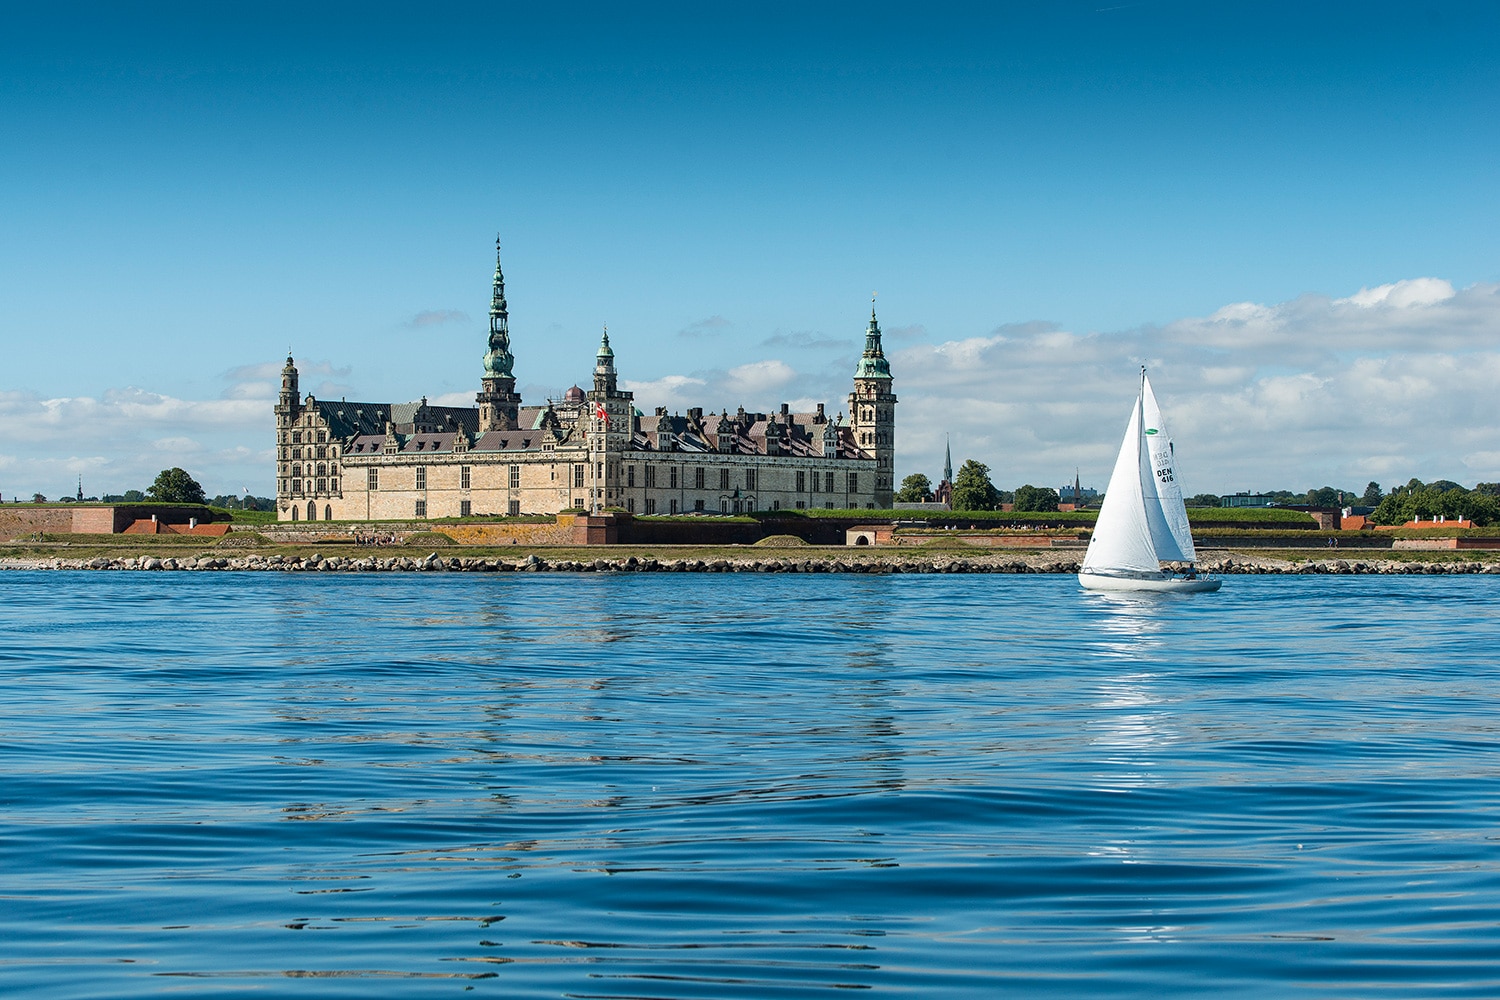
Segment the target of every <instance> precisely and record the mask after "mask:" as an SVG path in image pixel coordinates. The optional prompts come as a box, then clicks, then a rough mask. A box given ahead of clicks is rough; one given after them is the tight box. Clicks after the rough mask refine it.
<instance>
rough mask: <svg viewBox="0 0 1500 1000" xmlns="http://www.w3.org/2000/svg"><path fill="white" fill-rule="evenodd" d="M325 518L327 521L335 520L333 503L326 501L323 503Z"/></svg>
mask: <svg viewBox="0 0 1500 1000" xmlns="http://www.w3.org/2000/svg"><path fill="white" fill-rule="evenodd" d="M323 520H325V521H332V520H333V504H328V503H325V504H324V505H323Z"/></svg>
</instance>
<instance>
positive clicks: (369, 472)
mask: <svg viewBox="0 0 1500 1000" xmlns="http://www.w3.org/2000/svg"><path fill="white" fill-rule="evenodd" d="M365 489H367V490H371V491H374V490H378V489H380V470H379V469H377V468H375V467H373V466H371V467H370V468H368V469H366V470H365Z"/></svg>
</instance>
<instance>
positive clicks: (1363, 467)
mask: <svg viewBox="0 0 1500 1000" xmlns="http://www.w3.org/2000/svg"><path fill="white" fill-rule="evenodd" d="M715 320H722V317H711V319H710V320H705V321H702V322H703V324H706V326H705V329H713V328H714V327H715V323H714V322H712V321H715ZM724 323H725V324H727V321H724ZM886 347H887V354H888V356H889V357H890V358H891V366H892V371H893V374H894V375H895V379H896V382H895V390H896V393H897V395H898V396H899V397H900V399H901V403H900V406H899V409H898V413H899V416H898V422H897V475H898V477H899V476H904V475H906V474H907V473H910V472H924V473H926V474H927V475H929V476H936V475H937V474H938V473H939V471H940V470H941V466H942V449H943V440H944V435H945V434H946V433H951V434H952V439H953V455H954V461H955V462H960V463H961V462H962V461H963V460H964V459H965V458H976V459H979V460H980V461H983V462H985V463H987V464H988V465H990V467H991V469H992V472H993V475H994V478H995V481H996V483H997V484H998V485H1001V486H1004V487H1014V486H1017V485H1019V484H1021V483H1023V482H1031V483H1036V484H1045V485H1059V484H1061V483H1063V482H1065V481H1071V479H1072V476H1073V469H1074V468H1075V466H1076V467H1078V468H1080V469H1081V471H1082V474H1083V478H1084V480H1085V482H1086V483H1089V484H1091V485H1094V486H1098V487H1101V488H1102V487H1103V486H1104V485H1105V482H1104V481H1105V479H1106V478H1107V477H1108V475H1109V469H1110V467H1111V465H1112V464H1113V460H1114V453H1115V449H1116V448H1117V447H1118V445H1119V437H1120V433H1121V431H1122V430H1123V427H1124V424H1125V419H1126V415H1127V412H1128V409H1129V405H1130V401H1131V400H1132V399H1133V398H1134V394H1135V386H1136V377H1137V372H1138V370H1139V366H1140V365H1141V364H1146V365H1148V366H1149V367H1150V369H1151V375H1152V382H1153V384H1154V385H1155V386H1156V388H1157V392H1158V395H1159V396H1160V398H1161V401H1162V405H1163V407H1164V409H1165V411H1166V421H1167V424H1168V427H1169V429H1170V430H1171V431H1172V433H1173V436H1174V438H1175V439H1176V440H1177V443H1178V455H1179V459H1180V466H1181V468H1182V471H1183V476H1184V480H1185V485H1186V487H1187V489H1188V492H1190V493H1196V492H1210V491H1211V492H1225V491H1230V490H1237V489H1257V490H1258V489H1276V488H1288V489H1306V488H1308V487H1310V486H1322V485H1324V484H1330V485H1335V486H1342V487H1345V488H1354V489H1361V488H1363V486H1364V483H1365V482H1366V481H1367V480H1369V479H1376V480H1379V481H1381V482H1382V483H1384V484H1385V485H1387V486H1389V485H1391V484H1392V483H1394V482H1404V481H1405V480H1407V479H1408V478H1410V477H1412V476H1417V477H1419V478H1422V479H1425V480H1431V479H1437V478H1450V479H1454V480H1457V481H1459V482H1463V483H1466V484H1470V483H1473V482H1475V481H1491V482H1493V481H1500V424H1497V421H1496V419H1495V416H1494V414H1493V412H1492V410H1493V408H1492V404H1491V400H1492V399H1493V395H1494V391H1495V390H1494V387H1495V386H1496V385H1497V384H1500V285H1493V284H1481V285H1471V286H1469V287H1466V288H1459V289H1455V288H1453V287H1452V286H1451V284H1449V283H1448V282H1446V281H1443V280H1441V279H1437V278H1416V279H1411V280H1408V281H1397V282H1393V283H1391V284H1388V285H1380V286H1375V287H1371V288H1365V289H1361V290H1360V291H1359V292H1356V293H1355V294H1353V295H1349V296H1346V297H1344V298H1336V297H1332V296H1325V295H1304V296H1301V297H1299V298H1296V299H1292V300H1289V301H1287V302H1280V303H1269V304H1264V303H1253V302H1241V303H1232V304H1229V305H1226V306H1224V307H1222V308H1220V309H1217V310H1215V311H1213V312H1212V313H1210V314H1209V315H1207V316H1202V317H1186V318H1183V319H1180V320H1177V321H1174V322H1172V323H1168V324H1166V325H1164V326H1160V327H1142V328H1139V329H1133V330H1123V331H1117V332H1083V333H1079V332H1075V331H1069V330H1063V329H1060V328H1058V327H1057V326H1056V325H1055V324H1050V323H1044V322H1028V323H1013V324H1006V325H1002V326H997V327H995V328H994V329H993V330H992V331H991V332H990V333H989V334H988V335H986V336H976V337H967V338H963V339H957V340H950V341H946V342H938V343H933V342H930V341H925V340H922V339H920V338H914V339H912V340H908V341H906V342H905V345H904V346H902V345H899V344H896V343H894V342H888V343H887V345H886ZM853 363H854V358H853V355H852V353H841V354H840V356H837V357H833V358H832V359H831V360H829V361H828V363H826V364H822V365H821V366H819V367H814V368H808V369H799V368H796V367H794V366H792V365H791V364H789V363H787V362H786V361H784V360H781V359H777V358H771V359H764V360H758V361H751V362H748V363H746V364H742V365H739V366H737V367H734V368H730V369H727V370H722V369H707V370H697V371H680V370H679V371H676V372H673V371H670V370H667V371H662V370H660V369H658V371H657V372H656V373H652V374H654V377H652V378H647V379H640V380H626V381H624V382H623V384H624V386H625V388H627V389H629V390H630V391H632V392H634V393H635V394H636V401H637V404H638V405H639V406H640V407H641V408H642V409H643V410H645V411H646V412H650V410H651V408H652V407H655V406H666V407H668V408H669V409H672V410H677V411H681V410H685V409H686V408H687V407H690V406H702V407H704V408H705V409H713V410H719V409H721V408H727V409H730V410H733V409H734V408H735V407H736V406H739V405H743V406H745V408H746V409H750V410H762V411H769V410H771V409H773V408H775V407H776V405H777V404H778V403H779V402H780V401H782V400H787V401H791V402H792V405H793V406H794V407H796V408H797V409H799V410H806V409H811V408H812V406H813V404H814V403H816V402H818V401H822V402H825V403H827V404H828V405H829V412H830V413H837V412H839V411H841V410H842V409H843V408H844V402H843V401H844V397H845V396H846V395H847V393H848V392H849V388H850V384H849V377H850V373H851V372H852V370H853ZM299 367H301V368H302V371H303V374H304V381H306V376H307V375H308V374H309V373H312V374H315V375H319V376H321V377H322V378H324V379H325V381H324V382H323V384H322V385H321V386H320V387H319V389H318V395H320V396H326V397H327V398H337V397H338V395H340V392H339V391H338V390H339V389H340V388H341V385H340V383H338V382H336V381H332V380H334V379H338V378H341V377H343V376H345V375H347V374H348V370H347V369H343V370H339V369H335V368H333V366H331V365H329V364H328V363H327V362H322V363H313V364H309V365H306V366H300V365H299ZM280 368H281V362H279V361H277V362H264V363H256V364H251V365H245V366H242V367H239V368H234V369H230V370H229V371H226V372H224V373H223V374H222V376H221V378H222V381H223V383H224V385H225V389H224V391H223V395H222V398H218V399H188V398H181V397H179V396H175V395H172V394H171V393H168V392H163V391H156V390H153V389H150V388H142V387H137V386H124V387H119V388H114V389H110V390H108V391H106V392H104V393H102V394H101V395H99V396H98V397H97V398H95V397H92V396H75V397H57V398H45V397H42V396H40V395H38V394H34V393H27V392H24V391H17V390H7V391H0V440H3V441H5V442H6V448H7V452H6V454H5V455H0V470H3V471H4V475H3V478H0V487H3V489H4V493H5V495H6V496H13V495H16V494H21V495H23V496H29V495H30V494H31V493H32V492H34V491H40V492H42V493H45V494H47V495H48V496H56V495H58V494H59V493H69V494H71V493H72V492H73V490H74V489H75V488H76V481H77V480H76V477H77V476H78V475H80V474H81V475H82V476H83V477H84V489H85V491H86V492H88V493H94V494H97V493H103V492H123V491H124V490H126V489H130V488H144V487H145V486H147V485H149V484H150V482H151V481H152V479H153V478H154V477H155V475H156V473H157V472H158V471H160V469H161V468H163V467H164V465H182V466H183V467H184V468H186V469H188V471H189V472H191V473H193V474H194V475H195V476H196V477H197V478H198V479H199V481H200V482H202V483H203V485H204V487H205V488H206V489H207V490H208V492H209V493H210V494H214V493H221V492H238V491H239V489H240V487H241V486H242V485H248V486H250V488H251V489H252V491H254V492H256V493H259V494H265V493H268V492H270V490H271V488H272V475H273V473H272V461H273V459H272V454H271V441H272V432H273V428H274V421H273V416H272V411H271V405H272V401H273V400H274V394H275V391H276V389H277V388H278V387H279V380H280ZM325 387H326V388H325ZM533 395H534V394H533ZM433 401H434V402H437V403H440V404H442V405H462V406H467V405H472V402H473V396H472V394H471V393H470V392H469V391H467V390H465V391H455V392H453V393H449V394H445V395H443V396H440V397H436V398H435V399H434V400H433ZM528 401H537V400H535V399H532V397H531V396H528ZM64 456H66V457H64Z"/></svg>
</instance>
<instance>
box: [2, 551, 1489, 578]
mask: <svg viewBox="0 0 1500 1000" xmlns="http://www.w3.org/2000/svg"><path fill="white" fill-rule="evenodd" d="M1199 565H1200V568H1201V569H1206V570H1208V571H1209V572H1212V573H1219V574H1225V575H1229V574H1335V575H1344V574H1428V573H1432V574H1468V573H1484V574H1500V562H1422V561H1416V560H1411V561H1406V560H1393V559H1319V560H1307V561H1302V560H1299V561H1296V562H1292V561H1288V560H1283V559H1271V558H1266V557H1261V556H1252V555H1242V554H1239V553H1232V554H1228V555H1218V556H1213V557H1209V558H1206V559H1204V560H1203V561H1202V562H1201V563H1200V564H1199ZM5 569H10V570H20V569H31V570H35V569H64V570H119V571H127V570H134V571H161V570H174V571H194V572H214V571H249V572H257V571H258V572H282V573H288V572H291V573H416V572H429V573H431V572H469V573H874V574H880V573H1077V572H1078V560H1077V559H1076V558H1075V559H1059V558H1058V557H1057V556H1056V555H1055V554H1047V553H1033V554H1021V553H1007V554H994V555H991V554H981V555H976V556H967V555H964V556H956V557H955V556H949V555H942V556H937V555H933V556H925V557H924V556H913V555H907V554H902V555H895V554H892V555H890V556H883V555H882V556H873V557H865V558H858V559H856V558H850V559H836V558H828V557H826V556H821V555H820V556H817V557H812V558H791V557H784V558H766V557H763V556H762V557H758V558H757V557H752V556H749V555H745V556H740V555H736V556H734V557H732V558H716V559H671V558H667V559H660V558H654V557H646V558H641V557H637V556H627V557H616V558H606V557H600V558H597V559H586V560H577V559H556V560H554V559H547V558H545V557H544V556H539V555H536V554H531V555H528V556H526V557H525V558H520V559H497V558H483V557H467V558H466V557H462V556H440V555H438V554H437V553H435V552H434V553H432V554H431V555H428V556H426V557H425V558H413V557H411V556H388V557H381V556H374V555H370V556H363V557H355V556H343V555H334V556H327V557H324V556H322V555H320V554H318V553H313V554H311V555H308V556H300V555H290V556H286V555H268V556H261V555H249V554H247V555H235V556H221V555H203V556H182V557H167V558H159V557H157V556H127V557H122V558H110V557H107V556H99V557H96V558H93V559H62V558H42V559H14V558H12V559H0V570H5Z"/></svg>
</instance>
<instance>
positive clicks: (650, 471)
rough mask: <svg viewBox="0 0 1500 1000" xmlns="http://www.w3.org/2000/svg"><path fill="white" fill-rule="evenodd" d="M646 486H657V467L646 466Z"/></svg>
mask: <svg viewBox="0 0 1500 1000" xmlns="http://www.w3.org/2000/svg"><path fill="white" fill-rule="evenodd" d="M646 485H647V486H655V485H656V466H654V465H648V466H646Z"/></svg>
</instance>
